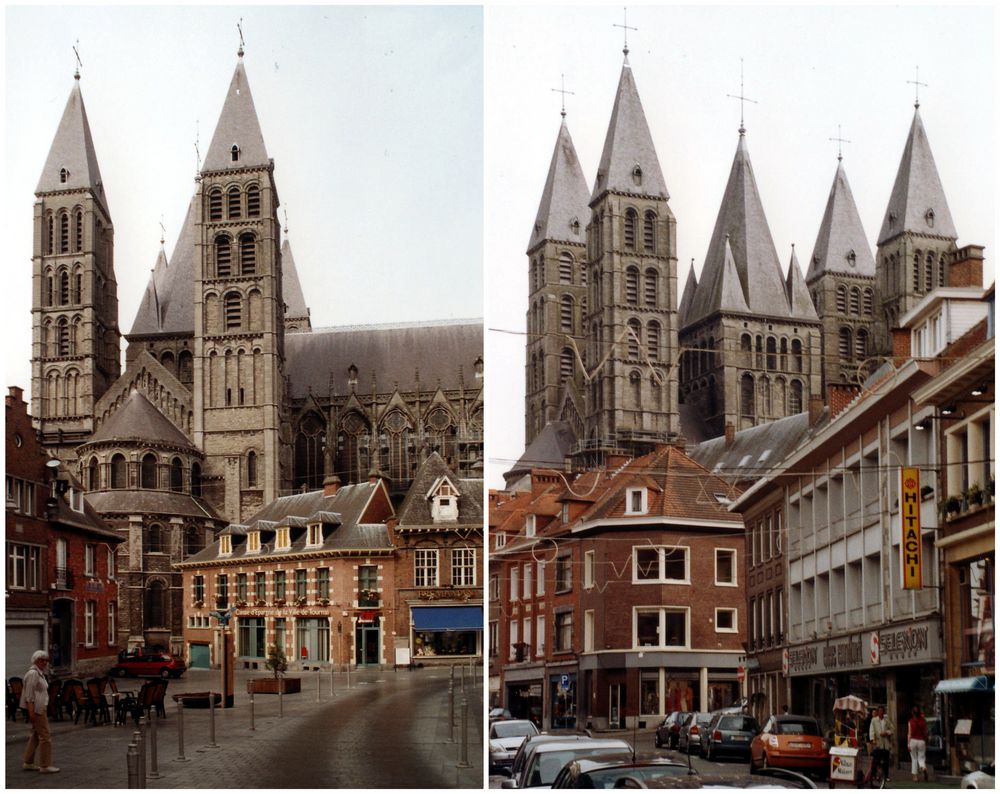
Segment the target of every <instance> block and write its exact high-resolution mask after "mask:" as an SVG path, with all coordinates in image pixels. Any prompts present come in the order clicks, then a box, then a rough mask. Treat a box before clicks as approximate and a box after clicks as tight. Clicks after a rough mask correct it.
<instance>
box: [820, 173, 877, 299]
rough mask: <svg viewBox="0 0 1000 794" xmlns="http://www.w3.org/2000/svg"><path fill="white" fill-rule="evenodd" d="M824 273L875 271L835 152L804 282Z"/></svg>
mask: <svg viewBox="0 0 1000 794" xmlns="http://www.w3.org/2000/svg"><path fill="white" fill-rule="evenodd" d="M824 273H843V274H848V275H856V276H874V275H875V259H874V257H872V252H871V249H870V248H869V246H868V240H867V238H866V237H865V230H864V227H863V226H862V225H861V216H860V215H859V214H858V207H857V205H856V204H855V203H854V195H853V194H852V193H851V186H850V184H849V183H848V181H847V173H846V172H845V171H844V163H843V161H842V160H841V157H840V155H838V156H837V172H836V174H834V177H833V185H832V186H831V187H830V196H829V198H827V200H826V210H825V211H824V212H823V220H822V222H821V223H820V225H819V234H817V235H816V245H815V247H814V248H813V254H812V258H811V259H810V260H809V268H808V272H807V273H806V282H808V283H809V284H812V283H813V281H815V280H816V279H818V278H819V277H820V276H822V275H823V274H824Z"/></svg>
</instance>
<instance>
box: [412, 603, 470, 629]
mask: <svg viewBox="0 0 1000 794" xmlns="http://www.w3.org/2000/svg"><path fill="white" fill-rule="evenodd" d="M413 630H414V631H482V630H483V608H482V607H481V606H479V607H413Z"/></svg>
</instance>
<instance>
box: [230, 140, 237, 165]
mask: <svg viewBox="0 0 1000 794" xmlns="http://www.w3.org/2000/svg"><path fill="white" fill-rule="evenodd" d="M229 152H230V155H231V157H232V160H233V162H234V163H238V162H239V161H240V147H239V146H237V145H236V144H235V143H234V144H233V148H232V149H230V150H229Z"/></svg>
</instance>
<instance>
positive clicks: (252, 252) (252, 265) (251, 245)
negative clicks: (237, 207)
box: [240, 232, 257, 276]
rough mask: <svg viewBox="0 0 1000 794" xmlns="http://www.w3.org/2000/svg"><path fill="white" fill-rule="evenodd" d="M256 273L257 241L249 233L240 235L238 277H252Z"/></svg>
mask: <svg viewBox="0 0 1000 794" xmlns="http://www.w3.org/2000/svg"><path fill="white" fill-rule="evenodd" d="M256 273H257V241H256V240H254V237H253V235H252V234H250V232H245V233H243V234H241V235H240V275H241V276H253V275H256Z"/></svg>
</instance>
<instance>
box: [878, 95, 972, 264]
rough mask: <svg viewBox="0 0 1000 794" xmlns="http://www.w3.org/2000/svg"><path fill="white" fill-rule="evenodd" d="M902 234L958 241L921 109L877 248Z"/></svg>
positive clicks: (907, 143) (890, 200)
mask: <svg viewBox="0 0 1000 794" xmlns="http://www.w3.org/2000/svg"><path fill="white" fill-rule="evenodd" d="M928 210H933V211H934V225H933V226H931V225H930V223H928V219H927V217H926V215H927V211H928ZM903 232H915V233H916V234H926V235H933V236H935V237H945V238H951V239H957V238H958V233H957V232H956V231H955V224H954V222H953V221H952V219H951V211H950V210H949V209H948V201H947V200H946V199H945V196H944V188H943V187H941V178H940V177H939V176H938V172H937V166H936V165H935V164H934V155H933V154H931V145H930V143H929V142H928V140H927V132H926V131H925V130H924V123H923V121H922V120H921V118H920V110H919V108H917V109H915V110H914V111H913V122H912V123H911V124H910V133H909V135H907V137H906V145H905V146H904V147H903V157H902V159H901V160H900V161H899V170H898V171H897V172H896V182H895V184H894V185H893V186H892V195H891V196H890V197H889V206H888V207H886V210H885V219H884V220H883V221H882V230H881V231H880V232H879V234H878V244H879V245H882V243H884V242H886V241H887V240H889V239H891V238H893V237H895V236H896V235H898V234H902V233H903Z"/></svg>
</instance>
